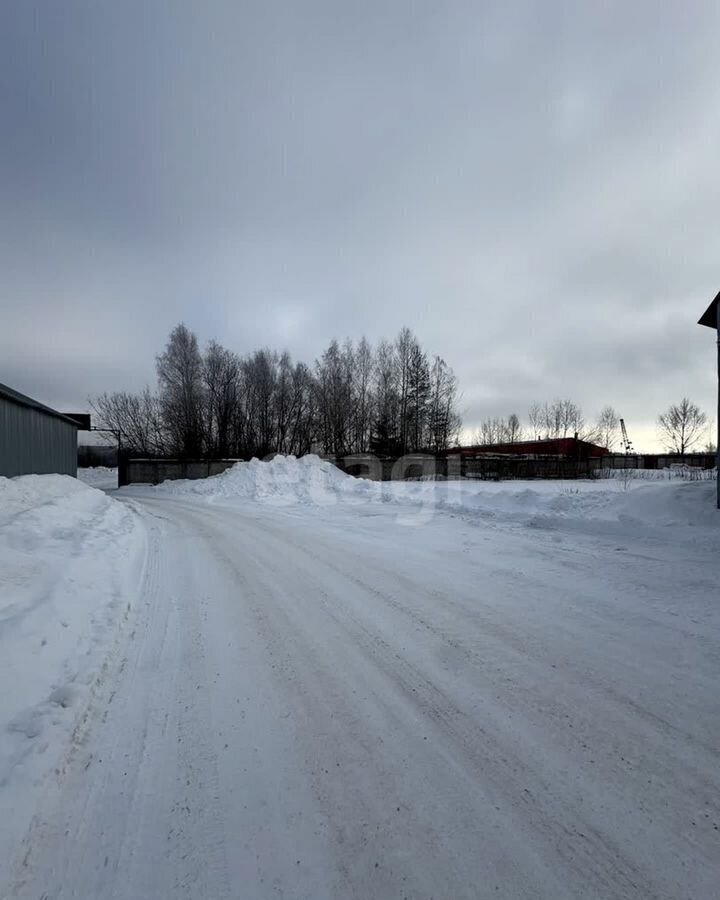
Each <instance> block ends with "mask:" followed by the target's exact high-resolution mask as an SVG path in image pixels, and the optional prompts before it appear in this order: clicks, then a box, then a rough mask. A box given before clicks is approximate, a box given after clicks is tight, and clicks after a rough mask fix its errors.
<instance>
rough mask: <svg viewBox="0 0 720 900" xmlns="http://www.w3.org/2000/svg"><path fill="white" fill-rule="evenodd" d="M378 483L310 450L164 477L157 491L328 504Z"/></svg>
mask: <svg viewBox="0 0 720 900" xmlns="http://www.w3.org/2000/svg"><path fill="white" fill-rule="evenodd" d="M380 487H381V486H380V485H379V484H377V483H375V482H371V481H368V480H366V479H357V478H352V477H351V476H349V475H346V474H345V473H344V472H341V471H340V469H338V468H337V466H334V465H333V464H332V463H329V462H328V461H327V460H324V459H320V457H319V456H315V455H312V454H309V455H307V456H302V457H300V458H299V459H298V458H296V457H295V456H275V457H274V458H273V459H271V460H269V461H266V462H262V461H261V460H259V459H252V460H250V462H241V463H236V464H235V465H234V466H233V467H232V468H231V469H227V470H226V471H225V472H222V473H221V474H220V475H214V476H212V477H211V478H199V479H196V480H185V479H182V480H178V481H165V482H163V483H162V484H160V485H158V486H157V487H156V490H157V491H160V492H162V493H169V494H180V495H186V494H199V495H202V496H203V497H205V498H206V499H207V500H209V501H210V502H213V501H218V500H232V499H239V498H242V499H247V500H253V501H256V502H258V503H263V504H266V505H269V506H289V505H295V504H302V505H306V506H329V505H332V504H333V503H335V502H337V499H338V497H345V498H347V499H352V498H353V497H355V498H358V497H359V498H363V497H367V498H370V497H376V496H379V493H378V489H379V488H380Z"/></svg>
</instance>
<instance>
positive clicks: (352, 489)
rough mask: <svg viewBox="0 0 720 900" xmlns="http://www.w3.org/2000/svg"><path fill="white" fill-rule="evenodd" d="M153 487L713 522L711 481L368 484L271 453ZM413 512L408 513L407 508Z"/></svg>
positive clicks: (661, 523) (717, 521)
mask: <svg viewBox="0 0 720 900" xmlns="http://www.w3.org/2000/svg"><path fill="white" fill-rule="evenodd" d="M154 490H155V491H157V492H160V493H166V494H173V495H177V496H195V497H200V498H203V499H204V500H206V501H207V502H210V503H217V502H221V503H232V502H235V501H241V502H247V501H251V502H255V503H260V504H263V505H268V506H277V507H281V506H302V507H304V508H307V509H310V508H313V507H321V508H326V507H330V506H333V505H344V506H347V505H363V504H373V503H382V504H393V505H395V506H397V507H398V508H399V510H400V509H404V510H405V514H406V517H407V515H411V516H412V521H414V522H418V521H426V520H427V519H428V518H429V517H430V516H432V515H433V514H434V513H436V512H438V513H443V512H444V513H450V514H453V515H460V516H463V517H464V518H466V519H469V520H474V521H476V522H482V521H487V520H489V519H493V520H497V521H506V522H510V523H517V524H521V525H527V526H530V527H534V528H548V529H551V528H566V529H567V528H572V529H573V530H578V531H582V530H586V531H593V530H595V531H602V530H604V529H605V530H607V529H606V526H609V525H613V526H614V527H615V528H616V530H619V531H622V530H626V529H632V528H636V527H645V528H658V527H672V526H675V527H678V528H679V527H693V526H705V527H709V528H715V527H720V514H719V513H717V511H716V510H715V509H714V502H713V497H714V491H715V485H714V483H713V482H711V481H707V480H706V481H685V480H658V481H649V482H648V481H645V480H643V479H600V480H587V481H584V480H574V481H504V482H484V481H475V480H470V479H463V480H455V481H450V480H446V481H430V480H422V481H405V482H397V481H396V482H383V483H379V482H373V481H369V480H367V479H362V478H354V477H352V476H349V475H346V474H344V473H343V472H341V471H340V470H339V469H338V468H336V467H335V466H334V465H332V463H329V462H327V461H326V460H322V459H320V458H319V457H317V456H312V455H308V456H304V457H301V458H300V459H296V458H295V457H293V456H276V457H275V458H274V459H272V460H270V461H268V462H261V461H260V460H257V459H253V460H251V461H250V462H243V463H237V464H236V465H235V466H233V467H232V468H231V469H228V470H227V471H225V472H223V473H222V474H221V475H216V476H214V477H212V478H205V479H198V480H195V481H186V480H183V481H166V482H164V483H163V484H161V485H158V486H157V487H156V488H155V489H154ZM413 510H414V513H413Z"/></svg>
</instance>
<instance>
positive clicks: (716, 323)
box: [698, 294, 720, 509]
mask: <svg viewBox="0 0 720 900" xmlns="http://www.w3.org/2000/svg"><path fill="white" fill-rule="evenodd" d="M698 325H706V326H707V327H708V328H714V329H715V333H716V335H717V370H718V403H717V437H716V447H715V449H716V451H717V456H716V458H715V465H716V467H717V508H718V509H720V294H718V295H717V296H716V297H715V299H714V300H713V302H712V303H711V304H710V306H708V308H707V309H706V310H705V312H704V313H703V315H702V317H701V318H700V320H699V321H698Z"/></svg>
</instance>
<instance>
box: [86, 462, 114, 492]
mask: <svg viewBox="0 0 720 900" xmlns="http://www.w3.org/2000/svg"><path fill="white" fill-rule="evenodd" d="M77 477H78V481H82V483H83V484H89V485H90V487H95V488H99V489H100V490H101V491H107V490H111V489H112V488H116V487H117V486H118V470H117V468H116V467H115V468H112V467H110V466H90V467H89V468H85V469H78V470H77Z"/></svg>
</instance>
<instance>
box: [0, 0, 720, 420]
mask: <svg viewBox="0 0 720 900" xmlns="http://www.w3.org/2000/svg"><path fill="white" fill-rule="evenodd" d="M719 36H720V21H719V19H718V10H717V8H716V6H715V5H714V4H710V3H699V2H698V3H690V4H676V5H675V4H668V5H664V6H658V5H657V4H654V3H653V4H650V3H634V4H631V5H628V4H620V3H615V4H613V3H611V4H602V5H591V6H588V5H578V4H570V3H545V4H537V3H516V4H504V3H503V4H500V3H498V4H477V3H471V2H466V3H448V4H436V3H430V2H427V3H409V2H408V3H404V2H397V3H380V2H370V3H363V4H350V3H347V4H345V3H340V4H338V3H335V2H333V3H330V2H326V3H302V4H299V3H298V4H294V3H237V2H229V0H228V2H209V3H203V4H199V3H191V2H172V3H170V2H164V3H161V2H158V3H152V4H148V3H139V2H130V3H122V4H118V3H110V2H102V3H91V2H67V3H63V4H50V3H32V2H27V3H22V4H4V5H3V8H2V12H0V116H1V119H0V125H1V127H2V134H3V138H2V141H0V196H1V197H2V205H1V206H0V273H1V274H0V313H1V314H2V321H3V326H2V329H1V330H0V380H6V381H10V382H11V383H13V384H15V386H17V387H18V388H20V389H25V390H28V391H30V392H32V393H34V394H35V395H36V396H38V397H39V399H43V400H45V401H47V402H53V403H56V404H58V405H62V406H68V405H75V406H77V405H82V404H84V401H85V398H86V396H87V394H88V393H93V392H97V391H99V390H105V389H111V388H112V387H117V388H132V389H136V388H139V387H142V385H143V384H145V383H146V382H147V381H152V379H153V358H154V353H155V352H156V351H157V350H158V349H160V347H161V345H162V343H163V342H164V340H165V337H166V335H167V333H168V331H169V330H170V328H171V327H172V326H173V325H174V324H175V323H176V322H177V321H179V320H181V319H183V320H185V321H186V322H187V323H188V324H189V325H190V326H191V327H192V328H194V329H195V330H196V331H197V333H198V335H199V337H200V338H201V340H208V339H210V338H212V337H217V338H218V339H220V340H221V341H223V342H225V343H227V344H228V345H229V346H231V347H233V348H234V349H237V350H239V351H247V350H250V349H252V348H253V347H254V346H257V345H266V344H269V345H277V346H288V348H289V349H290V350H291V351H292V352H293V353H294V354H295V355H296V356H299V357H302V358H305V359H307V360H308V361H312V359H313V358H314V357H315V356H316V355H317V354H319V353H320V352H321V350H322V348H323V345H324V344H325V343H326V342H327V341H328V340H329V339H330V338H331V337H332V336H338V337H344V336H346V335H349V336H353V337H359V336H360V334H362V333H366V334H367V335H368V337H370V338H371V339H374V340H377V339H378V338H379V337H381V336H383V335H391V334H393V333H394V332H395V331H396V330H397V329H398V328H399V327H400V326H401V325H403V324H408V325H410V326H411V327H412V328H414V330H416V332H417V333H418V334H419V336H420V337H421V339H422V340H423V342H424V343H425V344H426V345H427V346H428V347H429V348H430V349H431V350H433V351H434V352H438V353H440V354H441V355H442V356H444V357H445V358H446V359H447V360H448V361H449V362H450V363H451V364H452V365H453V366H454V367H455V369H456V371H457V373H458V375H459V377H460V381H461V385H462V388H463V391H464V403H465V407H466V408H465V413H466V420H467V423H468V426H470V427H472V426H473V424H475V423H476V422H477V421H478V420H479V419H481V418H482V417H484V416H485V415H496V414H499V413H507V412H509V411H510V410H511V409H516V410H517V411H518V412H519V413H520V414H521V415H522V414H524V412H525V411H526V409H527V407H528V405H529V403H530V402H532V401H533V400H534V399H536V398H544V397H550V396H554V395H557V394H559V393H570V394H572V395H573V396H574V397H575V398H576V400H578V401H579V402H581V403H582V404H583V406H584V407H585V409H586V410H588V411H594V410H596V409H597V408H599V407H600V406H601V405H602V404H603V403H605V402H613V403H615V404H616V405H617V406H618V407H620V406H621V405H623V407H624V408H625V409H627V410H628V413H627V414H628V416H632V417H633V419H634V420H636V421H637V422H644V423H645V425H646V426H647V427H648V428H649V427H650V425H651V423H652V421H653V420H654V418H655V415H656V413H657V411H658V405H660V406H662V404H664V403H666V402H669V400H671V399H674V398H675V397H676V396H679V395H681V394H682V393H689V394H691V395H692V396H693V397H694V398H695V399H696V400H697V401H698V402H699V403H701V404H702V405H703V406H705V408H707V409H708V410H710V409H711V408H713V404H714V400H713V377H712V355H713V354H712V341H711V339H710V335H709V332H708V333H707V334H704V333H703V331H702V330H701V329H699V328H697V326H695V324H694V322H695V320H696V318H697V316H698V315H699V314H700V312H702V309H704V306H705V304H706V302H707V301H708V300H709V298H710V296H712V294H714V292H715V291H716V290H717V289H718V288H720V284H718V283H717V282H718V279H719V278H720V270H719V269H718V264H717V260H718V259H719V258H720V237H719V236H718V232H717V229H716V228H715V227H714V223H715V218H716V210H717V207H718V200H719V199H720V198H719V197H718V192H719V191H720V187H718V182H717V178H716V160H717V156H718V149H720V148H719V147H718V144H719V143H720V117H719V116H718V115H717V111H718V103H719V102H720V88H719V87H718V83H717V78H716V46H717V40H718V37H719ZM618 398H619V399H618Z"/></svg>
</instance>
